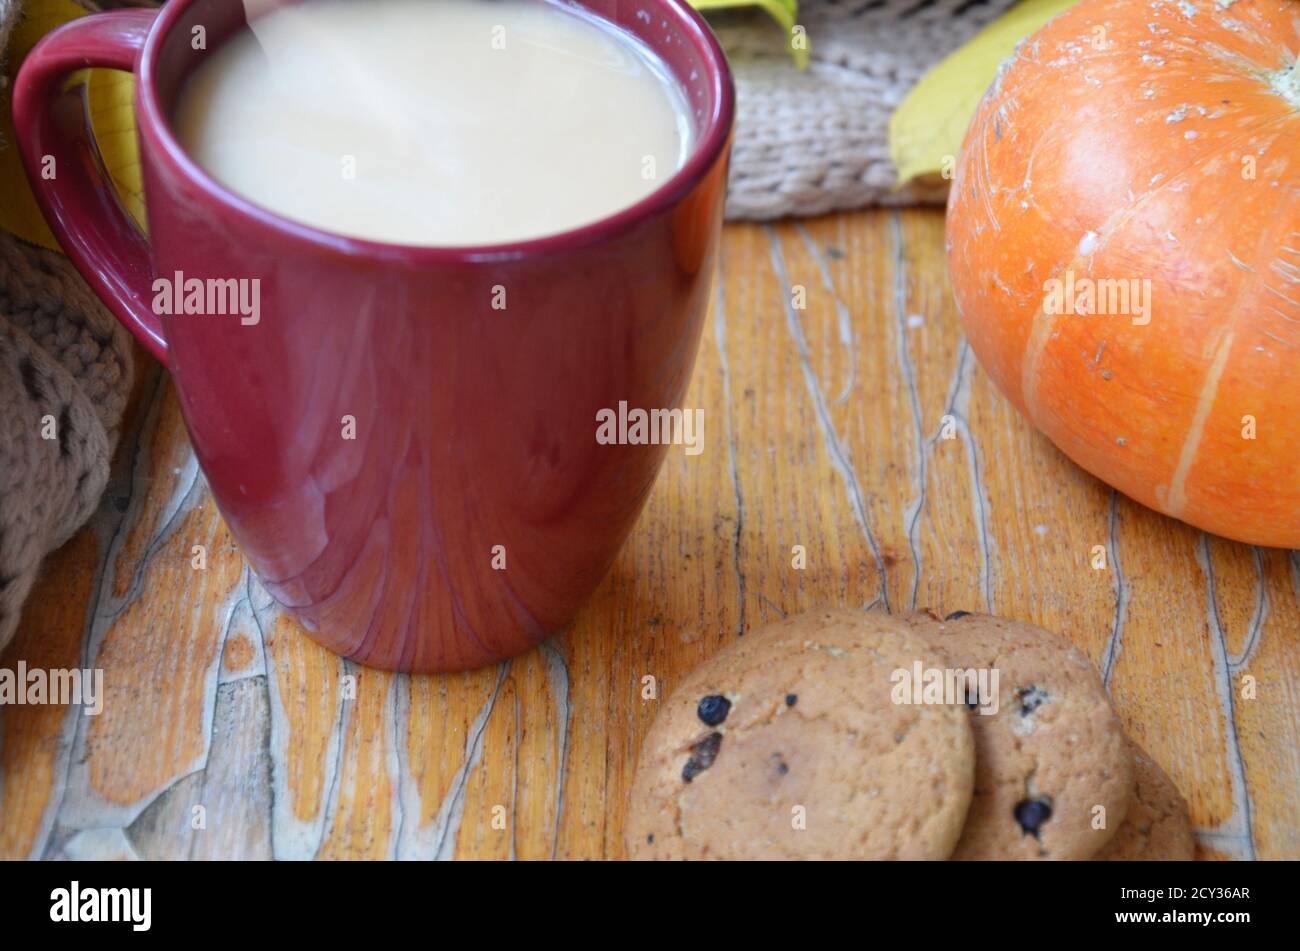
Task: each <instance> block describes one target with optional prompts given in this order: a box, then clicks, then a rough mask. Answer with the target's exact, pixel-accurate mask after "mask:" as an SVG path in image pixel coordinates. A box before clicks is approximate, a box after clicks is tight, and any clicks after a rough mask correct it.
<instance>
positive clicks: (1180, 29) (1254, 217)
mask: <svg viewBox="0 0 1300 951" xmlns="http://www.w3.org/2000/svg"><path fill="white" fill-rule="evenodd" d="M1298 55H1300V3H1295V2H1293V0H1235V2H1231V3H1229V2H1226V0H1173V2H1167V0H1141V2H1138V0H1085V2H1083V3H1081V4H1080V5H1079V6H1077V7H1074V8H1072V9H1071V10H1069V11H1067V12H1066V13H1064V14H1062V15H1061V16H1059V17H1057V18H1056V19H1055V20H1053V21H1052V22H1051V23H1049V24H1048V25H1047V26H1046V27H1044V28H1043V29H1042V30H1041V31H1039V32H1038V33H1037V34H1035V35H1034V36H1032V37H1030V38H1029V39H1027V40H1025V41H1024V42H1023V43H1022V44H1021V45H1020V47H1019V49H1018V50H1017V52H1016V55H1015V56H1013V57H1012V58H1011V59H1010V60H1008V62H1007V63H1005V64H1004V65H1003V67H1002V69H1001V71H1000V73H999V76H998V79H997V80H996V81H995V82H994V84H993V85H992V86H991V87H990V89H989V91H988V92H987V93H986V94H985V97H984V99H983V101H982V103H981V104H980V106H979V109H978V111H977V113H976V115H975V117H974V119H973V121H972V123H971V126H970V129H969V131H968V132H967V134H966V141H965V143H964V145H963V147H962V152H961V155H960V157H959V159H958V162H957V167H956V170H955V174H954V177H953V184H952V192H951V195H950V197H949V209H948V263H949V269H950V273H951V278H952V288H953V293H954V295H955V297H956V302H957V307H958V311H959V313H960V314H961V316H962V321H963V323H964V325H965V328H966V335H967V337H968V338H969V340H970V344H971V347H972V348H973V350H974V351H975V354H976V355H977V356H978V357H979V360H980V362H981V363H982V364H983V366H984V368H985V370H987V371H988V373H989V374H990V376H992V377H993V379H994V380H995V381H996V382H997V383H998V385H999V386H1000V387H1001V388H1002V390H1003V392H1005V393H1006V395H1007V396H1008V397H1009V398H1010V399H1011V400H1012V402H1014V403H1015V404H1016V406H1017V407H1018V408H1019V409H1020V411H1021V412H1022V413H1024V414H1025V415H1026V416H1027V417H1028V418H1029V419H1030V421H1031V422H1032V423H1033V424H1034V425H1035V426H1036V427H1038V428H1039V429H1040V430H1042V431H1043V432H1044V433H1045V434H1046V435H1047V436H1048V437H1049V438H1051V440H1052V441H1053V442H1054V443H1056V445H1057V446H1059V447H1060V448H1061V450H1062V451H1064V452H1065V453H1066V455H1068V456H1069V457H1070V458H1071V459H1073V460H1074V461H1075V462H1077V463H1078V464H1079V465H1081V466H1083V468H1085V469H1087V470H1088V471H1089V472H1091V473H1093V474H1094V475H1096V476H1098V477H1099V478H1101V479H1103V480H1105V481H1106V482H1108V483H1109V484H1110V485H1112V486H1114V487H1115V488H1117V489H1119V490H1120V491H1122V492H1124V493H1125V494H1126V495H1129V496H1131V497H1132V498H1134V499H1137V500H1138V501H1140V502H1142V503H1143V504H1145V505H1148V506H1150V507H1151V508H1154V509H1157V510H1159V511H1161V512H1164V513H1166V514H1168V515H1172V516H1174V517H1176V518H1180V519H1183V520H1184V521H1186V522H1189V523H1191V524H1192V525H1195V526H1197V527H1199V528H1203V529H1206V530H1207V531H1211V532H1215V533H1217V534H1220V535H1225V536H1227V537H1229V538H1235V539H1238V540H1240V541H1245V542H1250V543H1254V544H1259V545H1277V546H1283V547H1288V548H1297V547H1300V64H1298V63H1297V56H1298Z"/></svg>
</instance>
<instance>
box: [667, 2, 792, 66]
mask: <svg viewBox="0 0 1300 951" xmlns="http://www.w3.org/2000/svg"><path fill="white" fill-rule="evenodd" d="M690 4H691V6H693V7H694V8H695V9H697V10H703V11H706V12H707V11H709V10H726V9H729V8H734V7H762V8H763V9H764V10H765V11H767V14H768V15H769V16H770V17H771V18H772V19H773V20H775V21H776V22H777V23H779V24H781V28H782V29H783V30H785V37H786V46H787V48H788V49H789V50H790V55H791V56H793V57H794V64H795V66H797V67H798V68H799V69H807V67H808V49H809V47H808V35H807V34H806V33H804V32H803V29H802V28H799V29H796V27H798V24H797V23H796V22H795V18H796V17H797V16H798V15H799V2H798V0H690Z"/></svg>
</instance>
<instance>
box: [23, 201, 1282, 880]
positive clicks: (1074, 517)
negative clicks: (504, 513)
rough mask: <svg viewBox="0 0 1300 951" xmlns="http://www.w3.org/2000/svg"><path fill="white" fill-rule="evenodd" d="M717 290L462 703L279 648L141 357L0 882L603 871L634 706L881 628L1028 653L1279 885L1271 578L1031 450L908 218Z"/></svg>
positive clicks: (31, 745) (63, 611)
mask: <svg viewBox="0 0 1300 951" xmlns="http://www.w3.org/2000/svg"><path fill="white" fill-rule="evenodd" d="M720 267H721V270H720V276H719V280H718V285H717V287H716V291H715V295H714V303H713V309H712V313H711V314H710V316H709V318H708V322H707V325H706V330H705V334H704V340H703V344H702V348H701V351H700V356H699V360H698V363H697V365H696V370H695V376H694V380H693V384H692V386H691V389H690V392H689V393H688V395H687V398H686V401H685V405H686V406H688V407H703V409H704V413H705V427H704V436H705V442H704V447H705V448H704V452H703V453H702V454H701V455H698V456H687V455H685V453H683V452H681V451H680V450H674V451H672V452H670V453H669V455H668V460H667V463H666V464H665V466H664V469H663V472H662V473H661V475H660V477H659V481H658V483H657V484H656V487H655V490H654V493H653V496H652V498H651V500H650V503H649V505H648V507H647V509H646V511H645V513H644V514H643V516H642V518H641V520H640V522H639V523H638V525H637V527H636V529H635V531H634V533H633V535H632V537H631V538H630V540H629V542H628V544H627V546H626V548H625V549H624V551H623V552H622V554H621V556H620V557H619V559H618V561H617V563H616V565H615V567H614V569H613V570H612V571H611V573H610V575H609V577H608V578H606V579H605V581H604V583H603V584H602V585H601V587H600V589H599V591H598V592H597V593H596V595H595V597H594V598H593V599H592V601H591V603H590V604H589V605H588V606H587V607H586V608H585V609H584V610H583V611H582V612H581V614H580V615H579V616H578V618H577V619H576V621H575V622H574V623H573V625H572V626H571V628H570V629H569V630H568V631H566V632H565V633H563V634H561V635H560V636H557V637H556V638H554V639H552V640H551V641H550V642H548V643H547V644H545V645H543V646H542V647H541V648H539V649H538V650H535V651H533V652H532V653H529V654H527V655H525V656H523V657H520V658H517V659H516V660H513V661H511V662H508V663H504V664H501V665H500V666H498V667H495V668H490V669H486V670H480V671H476V672H474V673H468V674H459V675H451V676H418V677H408V676H399V675H392V674H387V673H381V672H377V671H372V670H366V669H363V668H359V667H357V666H355V665H353V664H351V663H349V662H346V661H343V660H340V659H339V658H338V657H335V656H333V655H331V654H329V653H328V652H326V651H325V650H323V649H322V648H319V647H317V646H316V645H315V644H314V643H313V642H312V641H311V640H309V639H308V638H307V637H306V636H305V635H304V634H303V633H302V632H301V630H300V629H299V627H298V626H297V625H296V624H295V623H294V622H293V621H292V620H291V619H289V618H288V617H286V616H283V615H281V614H280V613H279V612H278V611H277V610H276V608H275V607H274V605H273V604H272V602H271V601H270V599H269V598H268V597H267V595H266V594H265V592H264V591H263V590H262V589H261V588H260V586H259V585H258V583H257V581H256V580H255V579H254V578H253V577H252V575H251V574H250V573H249V571H248V569H247V567H246V566H245V565H244V562H243V560H242V558H241V557H240V555H239V552H238V551H237V550H236V548H235V546H234V543H233V541H232V539H231V537H230V535H229V534H228V532H227V530H226V528H225V525H224V523H223V522H222V520H221V518H220V517H219V516H218V514H217V511H216V508H215V507H214V505H213V502H212V499H211V497H210V495H209V494H208V492H207V490H206V487H205V485H204V482H203V478H202V476H201V474H200V473H199V471H198V469H197V466H196V464H195V461H194V457H193V454H192V452H191V450H190V446H189V443H188V441H187V439H186V436H185V432H184V428H183V426H182V423H181V420H180V416H179V412H178V407H177V402H176V398H175V393H174V391H173V390H172V387H171V384H170V382H169V380H168V379H167V377H166V376H165V375H163V374H162V373H161V372H160V371H159V370H158V369H157V367H156V365H154V364H152V363H146V362H145V361H144V360H143V359H142V360H141V363H140V367H141V369H140V372H139V377H140V379H139V381H138V384H137V392H138V398H137V400H136V401H135V408H134V410H133V412H132V416H131V419H132V425H131V426H130V427H128V430H127V435H126V436H125V437H124V440H123V444H122V446H121V447H120V448H119V450H118V453H117V463H116V468H115V474H114V476H113V481H112V482H111V484H110V486H109V489H108V492H107V493H106V495H105V498H104V501H103V503H102V505H101V506H100V509H99V511H98V513H97V515H96V516H95V518H94V520H93V521H92V523H91V525H90V526H89V527H87V529H85V530H84V531H82V532H81V533H80V534H79V535H78V536H76V538H75V539H73V541H71V542H70V543H69V544H68V545H66V546H65V547H64V548H63V549H62V550H60V551H59V552H57V553H56V554H54V555H53V556H52V557H50V558H49V559H48V561H47V563H46V567H45V570H44V573H43V577H42V580H41V581H40V583H39V585H38V587H37V589H36V590H35V591H34V593H33V594H32V597H31V599H30V602H29V604H28V606H27V610H26V614H25V616H24V620H23V624H22V626H21V629H20V633H19V635H18V638H17V641H16V642H15V643H14V644H13V646H12V647H11V648H10V649H9V651H7V653H6V654H5V656H4V658H3V659H0V664H3V666H8V667H13V666H15V665H16V664H17V662H18V661H19V660H20V659H21V660H25V661H26V662H27V664H28V665H29V666H43V667H81V666H93V667H101V668H103V669H104V671H105V674H104V676H105V689H106V700H105V706H104V710H103V712H102V714H101V715H99V716H97V717H89V716H84V715H83V714H82V713H81V712H80V710H78V709H76V708H72V709H69V708H63V707H48V706H47V707H16V706H10V707H6V708H3V710H0V855H2V856H5V857H18V856H36V857H40V856H44V857H114V856H122V857H132V856H140V857H148V858H184V857H191V858H210V857H223V858H267V857H271V856H276V857H285V858H289V857H294V858H299V857H312V856H315V857H319V858H360V857H366V858H381V857H392V856H399V857H409V858H434V857H447V856H456V857H483V858H516V857H517V858H546V857H561V858H600V857H610V858H617V857H620V856H622V854H623V846H622V835H621V830H622V825H623V814H624V809H625V803H626V799H627V792H628V788H629V784H630V781H631V776H632V770H633V767H634V765H635V761H636V753H637V749H638V747H639V744H640V742H641V739H642V737H643V736H644V735H645V733H646V730H647V729H648V727H649V725H650V723H651V721H652V719H653V718H654V715H655V710H656V707H657V704H658V701H656V700H654V699H645V698H644V696H643V694H644V692H645V688H644V686H643V685H644V684H645V683H647V681H646V680H645V678H647V677H653V678H655V679H654V682H653V683H654V684H655V686H656V687H657V690H658V691H659V696H660V697H663V696H665V695H666V694H667V693H668V692H671V690H672V689H673V686H674V684H675V683H677V682H678V681H679V680H680V678H681V677H682V676H683V675H684V674H686V673H687V672H688V671H690V670H691V669H692V668H693V667H694V666H695V665H696V664H698V663H699V662H700V661H702V660H703V659H704V658H706V657H708V656H709V655H710V654H712V653H713V652H714V651H716V650H718V649H719V648H720V647H722V646H723V645H724V644H726V643H728V642H730V641H731V640H732V639H733V638H735V637H737V636H738V635H739V633H740V632H741V631H742V630H743V629H745V628H746V627H751V626H754V625H757V624H761V623H763V622H764V621H768V620H771V619H774V618H778V617H780V616H782V615H783V614H785V613H790V612H797V611H803V610H806V609H810V608H813V607H815V606H819V605H857V606H867V605H887V606H888V607H890V608H891V609H893V610H898V611H905V610H910V609H912V608H914V607H918V606H919V607H931V608H934V609H937V610H939V611H942V612H945V613H946V612H950V611H954V610H958V609H963V610H975V611H992V612H996V613H999V614H1004V615H1008V616H1014V617H1020V618H1025V619H1027V620H1030V621H1034V622H1037V623H1039V624H1042V625H1044V626H1046V627H1049V628H1052V629H1055V630H1058V631H1061V632H1063V633H1064V634H1066V635H1067V636H1068V637H1069V638H1070V639H1071V640H1072V641H1073V642H1074V643H1075V644H1077V645H1078V646H1079V647H1080V648H1081V649H1082V650H1083V651H1084V652H1086V653H1087V654H1088V656H1089V657H1091V658H1092V659H1093V661H1094V662H1095V663H1096V664H1097V666H1098V667H1099V668H1100V670H1101V671H1102V672H1103V676H1104V678H1105V681H1106V683H1107V685H1108V687H1109V689H1110V693H1111V696H1112V698H1113V701H1114V704H1115V707H1116V709H1117V710H1118V711H1119V714H1120V716H1121V717H1122V719H1123V721H1124V723H1125V726H1126V727H1127V729H1128V731H1129V733H1130V735H1131V736H1133V737H1134V738H1135V739H1137V740H1138V742H1140V743H1141V744H1142V745H1143V746H1145V747H1146V749H1147V750H1148V751H1149V752H1150V754H1151V755H1152V756H1153V757H1154V758H1155V759H1156V760H1157V761H1158V762H1159V763H1160V764H1161V765H1162V766H1163V767H1164V768H1165V769H1166V770H1167V771H1168V772H1169V774H1170V775H1171V776H1172V777H1173V779H1174V781H1175V782H1176V783H1177V785H1178V787H1179V788H1180V789H1181V790H1182V792H1183V794H1184V796H1185V797H1186V798H1187V800H1188V803H1189V805H1190V808H1191V812H1192V816H1193V819H1194V821H1195V823H1196V826H1197V829H1198V840H1199V848H1200V851H1201V853H1202V854H1203V855H1204V856H1206V857H1216V858H1217V857H1225V858H1250V857H1259V858H1297V857H1300V801H1298V800H1300V796H1298V795H1297V793H1298V791H1300V630H1298V628H1300V624H1298V623H1297V622H1298V621H1300V604H1298V602H1300V555H1297V553H1294V552H1286V551H1278V550H1265V549H1256V548H1249V547H1245V546H1243V545H1239V544H1235V543H1232V542H1227V541H1224V540H1222V539H1220V538H1215V537H1209V536H1206V535H1205V534H1203V533H1201V532H1198V531H1196V530H1194V529H1192V528H1189V527H1187V526H1185V525H1182V524H1180V523H1178V522H1174V521H1171V520H1169V519H1166V518H1164V517H1162V516H1159V515H1156V514H1154V513H1152V512H1150V511H1148V510H1146V509H1143V508H1141V507H1139V506H1138V505H1136V504H1134V503H1132V502H1130V501H1128V500H1127V499H1125V498H1123V497H1122V496H1119V495H1117V494H1116V493H1114V492H1113V491H1111V490H1110V489H1109V488H1107V487H1106V486H1104V485H1102V484H1101V483H1099V482H1098V481H1096V480H1095V479H1093V478H1091V477H1090V476H1088V475H1086V474H1085V473H1083V472H1082V471H1080V470H1079V469H1077V468H1076V467H1075V466H1074V465H1073V464H1071V463H1070V462H1069V461H1068V460H1067V459H1065V458H1064V457H1063V456H1062V455H1061V454H1060V453H1059V452H1057V451H1056V449H1055V448H1054V447H1053V446H1052V445H1051V444H1050V443H1049V442H1047V440H1046V439H1044V438H1043V437H1041V436H1039V435H1038V434H1036V433H1035V432H1034V431H1033V430H1032V429H1031V428H1030V427H1029V426H1028V425H1027V424H1026V423H1025V421H1024V420H1023V419H1021V418H1020V417H1019V416H1018V415H1017V414H1016V412H1015V410H1014V409H1013V408H1012V407H1011V406H1010V405H1009V404H1008V403H1007V401H1006V400H1004V399H1003V398H1002V397H1001V396H1000V394H999V393H998V392H997V391H996V390H995V389H994V387H993V386H992V384H991V383H990V381H989V380H988V378H987V377H986V376H985V375H984V373H983V372H982V371H981V370H980V368H979V367H978V365H977V364H976V362H975V360H974V358H973V356H972V354H971V352H970V350H969V349H968V348H967V346H966V345H965V343H964V341H963V338H962V336H961V333H960V330H959V327H958V321H957V317H956V314H955V313H954V310H953V304H952V299H951V295H950V293H949V290H948V286H947V281H946V278H945V275H944V262H943V219H942V216H941V214H940V213H939V212H937V211H905V212H901V213H895V212H889V211H878V212H869V213H862V214H853V215H842V216H834V217H828V218H823V219H819V220H813V221H808V222H805V223H802V224H800V223H790V224H781V225H778V226H775V227H766V226H758V225H735V226H728V228H727V229H726V232H725V235H724V239H723V249H722V256H721V265H720ZM800 287H802V288H804V289H805V290H804V294H805V295H806V308H804V309H800V308H798V307H797V306H796V299H797V297H798V296H799V288H800ZM195 545H204V546H206V549H207V552H208V557H207V567H206V569H203V570H199V569H195V568H194V567H193V566H192V558H193V556H192V552H193V550H194V546H195ZM795 546H803V547H804V549H805V551H806V558H807V563H806V567H805V568H803V569H802V570H800V569H796V568H794V567H793V566H792V562H793V560H794V556H793V551H794V547H795ZM1097 546H1100V551H1102V552H1103V554H1104V560H1105V564H1104V567H1102V568H1095V567H1093V563H1094V558H1095V555H1094V551H1095V550H1097Z"/></svg>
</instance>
